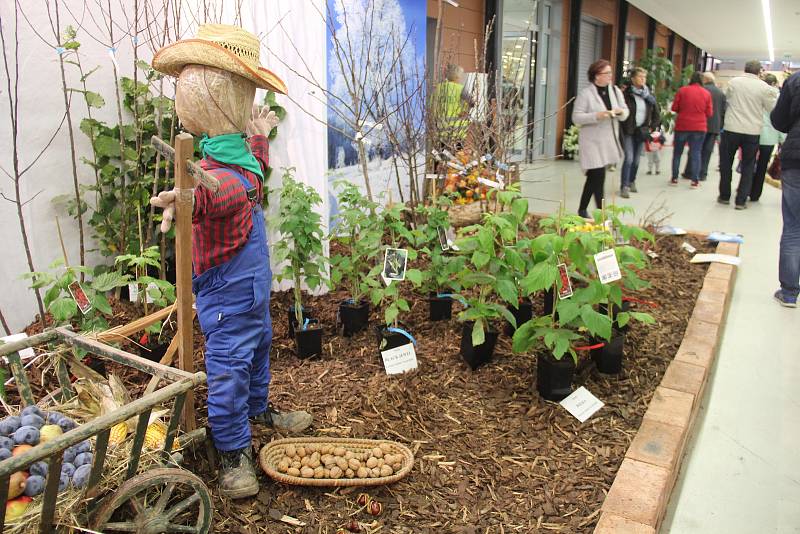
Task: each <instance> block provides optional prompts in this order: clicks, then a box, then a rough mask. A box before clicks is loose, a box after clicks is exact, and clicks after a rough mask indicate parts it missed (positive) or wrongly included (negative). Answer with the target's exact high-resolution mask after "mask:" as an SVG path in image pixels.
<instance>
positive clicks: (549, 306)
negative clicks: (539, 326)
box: [542, 287, 558, 321]
mask: <svg viewBox="0 0 800 534" xmlns="http://www.w3.org/2000/svg"><path fill="white" fill-rule="evenodd" d="M553 291H554V289H553V288H552V287H551V288H550V289H547V290H545V292H544V293H543V294H542V295H543V296H542V301H543V302H544V307H543V308H544V315H551V314H552V313H553V295H554V293H553ZM555 319H556V321H557V320H558V312H556V315H555Z"/></svg>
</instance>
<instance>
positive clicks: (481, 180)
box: [478, 176, 503, 189]
mask: <svg viewBox="0 0 800 534" xmlns="http://www.w3.org/2000/svg"><path fill="white" fill-rule="evenodd" d="M478 183H481V184H483V185H485V186H487V187H492V188H494V189H497V188H500V187H502V186H503V184H501V183H500V182H495V181H494V180H489V179H488V178H484V177H482V176H481V177H479V178H478Z"/></svg>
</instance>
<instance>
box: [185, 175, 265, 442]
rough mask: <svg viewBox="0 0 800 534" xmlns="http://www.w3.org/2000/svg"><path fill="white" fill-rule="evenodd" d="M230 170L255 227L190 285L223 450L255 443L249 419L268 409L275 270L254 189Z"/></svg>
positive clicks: (214, 429)
mask: <svg viewBox="0 0 800 534" xmlns="http://www.w3.org/2000/svg"><path fill="white" fill-rule="evenodd" d="M230 172H232V173H233V174H235V175H236V176H237V177H238V178H239V181H241V182H242V185H243V186H244V188H245V190H247V191H248V198H251V197H252V198H251V200H250V202H251V206H252V216H253V229H252V230H251V231H250V236H249V238H248V240H247V243H246V244H245V246H244V247H243V248H242V249H241V250H240V251H239V252H238V253H237V254H236V256H234V257H233V258H231V259H230V260H229V261H227V262H225V263H223V264H221V265H217V266H215V267H212V268H210V269H208V270H207V271H205V272H204V273H202V274H201V275H200V276H195V277H194V279H193V281H192V289H193V291H194V293H195V294H196V295H197V316H198V319H199V321H200V328H201V329H202V331H203V334H204V335H205V338H206V351H205V360H206V374H207V375H208V423H209V425H210V426H211V433H212V437H213V440H214V445H215V446H216V447H217V449H218V450H220V451H232V450H237V449H242V448H244V447H249V446H250V445H251V441H250V424H249V422H248V420H247V418H248V416H254V415H258V414H260V413H263V412H264V410H265V409H266V407H267V393H268V388H269V381H270V373H269V349H270V344H271V343H272V320H271V318H270V314H269V297H270V286H271V284H272V272H271V271H270V266H269V247H268V246H267V235H266V227H265V224H264V214H263V212H262V210H261V206H260V205H259V204H258V202H257V200H256V199H255V198H254V197H255V194H254V193H255V189H254V188H253V186H251V185H250V184H249V183H248V181H247V179H246V178H245V177H244V176H242V175H241V174H239V173H236V172H233V171H230Z"/></svg>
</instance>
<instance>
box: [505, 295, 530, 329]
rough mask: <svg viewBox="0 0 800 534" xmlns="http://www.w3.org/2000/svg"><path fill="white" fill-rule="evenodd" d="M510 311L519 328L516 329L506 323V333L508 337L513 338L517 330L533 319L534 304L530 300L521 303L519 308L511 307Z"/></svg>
mask: <svg viewBox="0 0 800 534" xmlns="http://www.w3.org/2000/svg"><path fill="white" fill-rule="evenodd" d="M508 311H510V312H511V315H513V316H514V319H516V320H517V327H516V328H514V327H513V326H512V325H511V323H506V327H505V333H506V335H507V336H513V335H514V332H515V331H516V330H517V328H519V327H520V326H521V325H523V324H524V323H527V322H528V321H530V320H531V319H533V304H532V303H531V301H529V300H523V301H521V302H520V303H519V305H518V307H517V308H513V307H511V306H509V308H508Z"/></svg>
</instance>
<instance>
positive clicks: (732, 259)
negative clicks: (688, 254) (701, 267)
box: [689, 254, 742, 265]
mask: <svg viewBox="0 0 800 534" xmlns="http://www.w3.org/2000/svg"><path fill="white" fill-rule="evenodd" d="M711 262H716V263H725V264H727V265H741V264H742V258H740V257H739V256H731V255H729V254H695V256H694V257H693V258H692V259H691V260H690V261H689V263H711Z"/></svg>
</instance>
